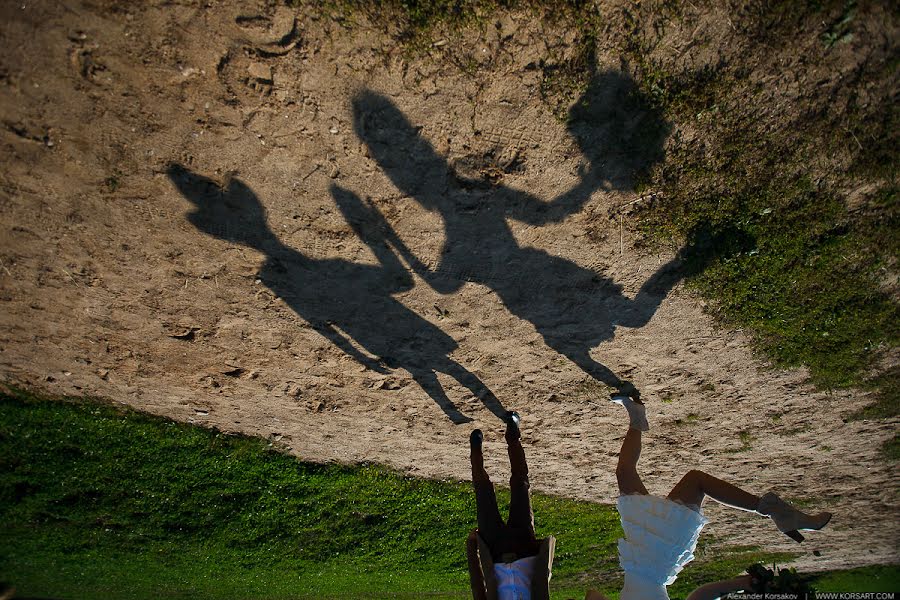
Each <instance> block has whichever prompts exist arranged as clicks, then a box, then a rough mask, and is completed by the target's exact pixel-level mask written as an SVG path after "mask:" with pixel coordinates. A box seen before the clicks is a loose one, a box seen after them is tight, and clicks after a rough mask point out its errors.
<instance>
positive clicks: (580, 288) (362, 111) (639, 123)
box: [338, 72, 696, 397]
mask: <svg viewBox="0 0 900 600" xmlns="http://www.w3.org/2000/svg"><path fill="white" fill-rule="evenodd" d="M649 106H650V105H649V103H647V102H644V101H642V99H641V97H640V94H639V93H638V91H637V89H636V88H635V86H634V84H633V82H632V81H631V80H630V79H629V78H628V77H626V76H624V75H623V74H621V73H618V72H606V73H601V74H597V75H595V76H594V78H593V80H592V81H591V84H590V86H589V88H588V89H587V91H586V92H585V93H584V95H583V96H582V97H581V98H580V100H579V101H578V102H577V103H576V104H575V105H574V106H573V107H572V109H571V110H570V114H569V117H570V119H569V125H568V127H569V131H570V133H571V134H572V135H573V136H574V137H575V139H576V140H577V141H578V144H579V146H580V147H581V150H582V153H583V155H584V157H585V158H586V159H587V162H588V163H589V168H586V169H583V170H582V172H581V173H580V180H579V181H578V182H577V183H576V184H575V185H574V186H573V187H572V188H571V189H570V190H568V191H566V192H565V193H563V194H562V195H560V196H559V197H558V198H556V199H553V200H551V201H544V200H541V199H539V198H536V197H534V196H533V195H531V194H529V193H527V192H523V191H518V190H514V189H511V188H508V187H504V186H502V185H496V184H495V183H493V182H491V181H489V180H481V181H478V180H473V179H471V178H466V177H463V176H461V175H460V174H459V173H458V172H457V169H454V168H453V166H451V165H450V164H448V162H447V161H446V160H445V159H444V158H443V157H442V156H440V155H438V154H437V152H435V150H434V148H433V147H432V145H431V144H430V143H429V142H428V141H427V140H426V139H424V138H423V137H422V136H421V135H420V134H419V131H420V128H417V127H415V126H414V125H413V124H412V123H410V121H409V120H408V119H407V118H406V116H405V115H404V114H403V113H402V112H401V111H400V110H399V109H398V108H397V107H396V106H395V105H394V104H393V103H392V102H391V101H390V100H389V99H388V98H386V97H384V96H381V95H379V94H377V93H375V92H372V91H368V90H366V91H362V92H360V93H358V94H357V95H356V97H355V98H354V100H353V113H354V127H355V130H356V134H357V135H358V136H359V138H360V139H361V140H362V141H363V142H364V143H365V144H366V146H367V147H368V149H369V153H370V156H372V157H373V158H374V160H375V161H377V163H378V165H379V166H380V167H381V168H382V169H383V170H384V172H385V173H386V174H387V175H388V177H389V178H390V180H391V181H392V182H393V183H394V185H395V186H396V187H397V188H398V189H399V190H400V191H401V192H402V193H403V194H406V195H408V196H410V197H412V198H413V199H414V200H415V201H416V202H418V203H419V204H420V205H421V206H422V207H424V208H426V209H428V210H432V211H437V212H438V213H439V214H440V215H441V217H442V218H443V222H444V245H443V248H442V251H441V255H440V256H439V257H438V259H437V260H435V261H426V260H423V259H421V258H420V257H419V256H417V255H416V254H415V253H414V252H413V251H411V250H410V249H409V248H408V247H407V246H406V244H405V243H404V242H403V241H402V239H401V238H400V237H399V236H398V235H397V234H396V233H395V232H394V231H393V230H390V229H389V228H388V229H383V228H381V229H380V230H379V231H378V232H377V239H379V240H381V239H385V240H388V243H389V244H390V245H391V246H392V247H393V248H394V249H395V250H396V251H397V253H398V254H399V255H400V256H401V257H402V258H403V260H404V261H405V262H406V263H407V264H408V265H409V267H410V268H411V269H412V270H413V271H414V272H415V273H417V274H419V275H420V276H421V277H423V278H424V279H425V281H427V282H428V284H429V285H430V286H431V287H433V288H434V289H435V290H437V291H439V292H441V293H444V294H449V293H452V292H455V291H457V290H459V289H460V288H461V287H462V285H463V284H464V283H465V282H467V281H471V282H475V283H479V284H482V285H484V286H487V287H489V288H491V289H492V290H493V291H494V292H496V294H497V295H498V296H499V297H500V299H501V300H502V302H503V304H504V305H505V306H506V308H507V309H508V310H509V311H510V312H511V313H512V314H514V315H515V316H517V317H519V318H521V319H524V320H526V321H528V322H529V323H531V324H532V325H533V326H534V327H535V329H536V330H537V331H538V332H539V333H540V334H541V336H542V337H543V339H544V341H545V342H546V343H547V345H548V346H550V347H551V348H553V349H554V350H556V351H557V352H559V353H560V354H563V355H564V356H566V357H568V358H569V359H570V360H572V361H573V362H574V363H575V364H577V365H578V366H579V367H581V369H583V370H584V371H585V372H586V373H588V374H589V375H590V376H592V377H593V378H595V379H596V380H598V381H601V382H603V383H604V384H606V385H608V386H610V387H612V388H615V389H617V390H619V391H620V392H624V393H627V394H630V395H632V396H635V397H639V392H638V390H637V389H635V387H634V386H633V385H632V384H631V383H630V382H628V381H624V380H622V379H620V378H619V377H618V376H617V375H616V374H615V373H613V372H612V371H611V370H610V369H609V368H608V367H606V366H605V365H603V364H602V363H601V362H599V361H598V360H595V359H594V358H593V357H592V356H591V350H592V349H594V348H595V347H597V346H598V345H599V344H600V343H602V342H604V341H607V340H610V339H612V338H613V336H614V333H615V329H616V327H617V326H625V327H641V326H643V325H645V324H646V323H647V322H648V321H649V320H650V318H651V317H652V316H653V314H654V313H655V312H656V310H657V308H658V307H659V305H660V303H661V302H662V300H663V298H665V296H666V295H667V294H668V292H669V291H670V290H671V289H672V287H673V286H674V285H675V284H676V283H677V282H678V281H679V280H680V279H681V278H682V277H683V276H684V275H685V274H686V272H685V269H683V268H681V265H682V258H683V256H684V254H685V253H686V252H687V249H683V250H682V251H681V252H679V253H678V255H677V256H676V257H675V258H673V259H672V260H671V261H669V262H668V263H666V264H664V265H662V266H661V267H660V269H659V270H658V271H656V272H655V273H654V274H653V275H652V276H650V277H649V278H648V279H647V280H646V281H645V282H644V284H643V285H642V286H641V288H640V290H639V291H638V293H637V295H636V296H635V297H634V298H633V299H632V298H628V297H627V296H625V295H623V293H622V286H621V285H619V284H617V283H615V282H614V281H612V280H610V279H608V278H606V277H602V276H600V275H598V274H597V273H595V272H594V271H591V270H589V269H586V268H584V267H581V266H580V265H578V264H576V263H574V262H572V261H570V260H567V259H564V258H560V257H557V256H553V255H551V254H548V253H547V252H545V251H543V250H540V249H537V248H531V247H523V246H520V245H519V243H518V242H517V241H516V239H515V237H514V236H513V233H512V230H511V229H510V226H509V224H508V222H507V220H508V219H515V220H518V221H521V222H524V223H527V224H529V225H536V226H540V225H545V224H548V223H554V222H559V221H561V220H563V219H565V218H566V217H567V216H569V215H571V214H573V213H575V212H577V211H579V210H580V209H581V208H582V207H583V206H584V204H585V202H587V201H588V200H589V199H590V197H591V194H592V193H593V192H594V191H596V190H598V189H605V190H613V189H628V188H630V187H631V186H632V181H631V178H632V176H633V174H634V172H635V171H638V170H641V169H646V168H648V167H649V166H650V165H652V164H653V163H655V162H657V161H659V160H661V158H662V156H663V142H664V140H665V138H666V136H667V135H668V132H669V125H668V123H666V122H665V121H664V120H663V119H662V118H661V116H660V115H659V114H658V113H657V112H656V111H654V110H653V109H651V108H650V107H649ZM476 160H477V157H476ZM338 203H339V204H340V198H339V199H338ZM369 209H370V211H372V212H377V209H376V208H375V207H374V206H372V205H370V207H369ZM345 213H346V211H345ZM383 221H384V220H383V218H381V216H380V215H378V216H376V217H374V220H373V221H372V222H373V223H383ZM694 266H696V263H695V265H694Z"/></svg>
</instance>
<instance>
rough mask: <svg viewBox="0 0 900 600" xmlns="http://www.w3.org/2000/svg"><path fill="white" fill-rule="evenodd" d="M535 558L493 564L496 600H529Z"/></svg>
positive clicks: (529, 557) (528, 557)
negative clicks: (495, 579)
mask: <svg viewBox="0 0 900 600" xmlns="http://www.w3.org/2000/svg"><path fill="white" fill-rule="evenodd" d="M536 562H537V556H527V557H525V558H520V559H519V560H517V561H516V562H511V563H494V576H495V577H496V578H497V599H498V600H531V578H532V577H533V576H534V565H535V563H536Z"/></svg>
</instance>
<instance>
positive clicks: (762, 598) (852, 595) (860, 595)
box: [726, 592, 897, 600]
mask: <svg viewBox="0 0 900 600" xmlns="http://www.w3.org/2000/svg"><path fill="white" fill-rule="evenodd" d="M726 598H728V599H729V600H897V594H896V593H895V592H815V593H810V594H792V593H790V592H768V593H765V594H763V593H749V594H730V595H728V596H726Z"/></svg>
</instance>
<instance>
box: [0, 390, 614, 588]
mask: <svg viewBox="0 0 900 600" xmlns="http://www.w3.org/2000/svg"><path fill="white" fill-rule="evenodd" d="M460 451H461V452H465V448H461V449H460ZM498 492H499V493H498V496H499V499H500V502H501V504H506V503H508V499H509V496H508V492H507V491H506V490H503V489H500V490H498ZM472 496H473V495H472V493H471V491H470V489H469V486H468V485H467V484H464V483H456V482H442V481H430V480H421V479H414V478H410V477H404V476H402V475H400V474H397V473H395V472H391V471H389V470H387V469H384V468H382V467H378V466H373V465H365V466H356V467H348V466H340V465H318V464H311V463H303V462H299V461H297V460H296V459H294V458H293V457H290V456H287V455H284V454H282V453H280V452H278V451H277V450H276V449H275V448H273V447H272V446H271V445H269V444H267V443H266V442H265V441H263V440H257V439H251V438H245V437H239V436H233V435H226V434H223V433H221V432H217V431H211V430H207V429H203V428H198V427H191V426H187V425H182V424H177V423H173V422H170V421H166V420H163V419H159V418H154V417H150V416H146V415H141V414H137V413H134V412H132V411H127V410H122V409H119V408H115V407H112V406H107V405H102V404H97V403H94V402H83V401H72V400H66V401H45V400H41V399H37V398H34V397H32V396H29V395H26V394H20V393H16V394H13V395H2V396H0V519H2V521H3V523H4V527H3V529H2V531H0V580H2V581H6V582H7V583H10V584H13V585H15V586H16V587H17V589H18V590H19V593H21V594H24V595H33V596H51V597H57V598H98V597H115V598H158V597H185V598H187V597H191V598H195V597H202V598H226V597H227V598H233V597H242V598H304V597H310V598H312V597H315V598H327V597H343V598H350V597H352V598H362V597H373V598H374V597H388V596H390V597H410V598H420V597H424V596H426V595H428V596H429V597H431V595H434V597H448V598H449V597H466V595H467V593H468V591H467V590H468V576H467V572H466V569H465V553H464V541H465V537H466V535H467V534H468V531H469V530H470V529H471V528H472V527H474V526H475V507H474V500H473V497H472ZM534 508H535V514H536V518H537V527H538V533H539V535H546V534H548V533H550V532H553V533H554V535H556V536H557V539H558V547H559V553H558V554H557V558H556V561H555V569H554V589H555V590H556V592H557V596H559V597H562V596H564V595H565V594H566V590H567V586H576V585H577V586H578V587H580V586H581V582H582V581H584V580H593V579H592V577H593V575H588V573H589V572H591V571H592V569H593V568H594V566H595V564H598V563H601V562H604V561H606V562H609V561H610V560H613V561H614V560H615V556H616V554H615V553H616V550H615V542H616V539H618V537H619V536H620V535H621V529H620V527H619V523H618V516H617V514H616V512H615V509H614V508H613V507H610V506H600V505H596V504H592V503H587V502H575V501H571V500H566V499H561V498H554V497H548V496H543V495H535V498H534ZM504 510H505V509H504ZM361 591H364V592H365V594H364V593H361ZM581 593H583V592H581Z"/></svg>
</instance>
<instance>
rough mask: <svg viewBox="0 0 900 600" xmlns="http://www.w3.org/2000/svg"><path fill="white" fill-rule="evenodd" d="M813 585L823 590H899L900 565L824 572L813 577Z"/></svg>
mask: <svg viewBox="0 0 900 600" xmlns="http://www.w3.org/2000/svg"><path fill="white" fill-rule="evenodd" d="M813 585H814V586H815V588H816V589H817V590H819V591H821V592H846V591H854V592H897V590H900V567H898V566H897V565H890V566H874V567H862V568H859V569H848V570H846V571H835V572H833V573H824V574H821V575H817V576H816V577H815V578H814V579H813Z"/></svg>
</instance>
